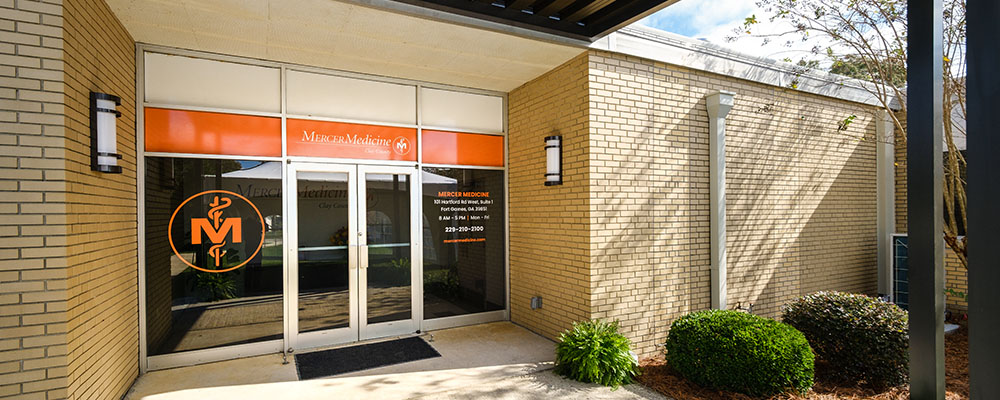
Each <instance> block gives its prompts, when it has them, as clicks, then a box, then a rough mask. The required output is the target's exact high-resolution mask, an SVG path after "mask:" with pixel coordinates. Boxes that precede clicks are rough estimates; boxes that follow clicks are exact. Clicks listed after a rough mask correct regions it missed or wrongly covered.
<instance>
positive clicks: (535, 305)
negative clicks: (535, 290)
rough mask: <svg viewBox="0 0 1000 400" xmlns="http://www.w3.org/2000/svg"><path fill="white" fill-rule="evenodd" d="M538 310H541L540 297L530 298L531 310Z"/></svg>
mask: <svg viewBox="0 0 1000 400" xmlns="http://www.w3.org/2000/svg"><path fill="white" fill-rule="evenodd" d="M539 308H542V297H541V296H535V297H532V298H531V309H532V310H537V309H539Z"/></svg>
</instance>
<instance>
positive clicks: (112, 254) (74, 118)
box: [64, 0, 139, 399]
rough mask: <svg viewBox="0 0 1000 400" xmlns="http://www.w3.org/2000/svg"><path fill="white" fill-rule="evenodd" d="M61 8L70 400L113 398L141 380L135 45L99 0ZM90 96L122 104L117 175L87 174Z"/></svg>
mask: <svg viewBox="0 0 1000 400" xmlns="http://www.w3.org/2000/svg"><path fill="white" fill-rule="evenodd" d="M64 8H65V11H64V17H65V24H64V29H65V34H64V37H65V52H66V53H65V73H66V91H65V93H66V94H65V95H66V100H65V104H66V110H65V111H66V138H67V141H66V144H67V151H66V154H65V156H66V161H65V162H66V181H67V184H68V188H67V189H68V190H67V193H66V201H67V203H68V209H67V215H66V223H67V225H68V228H69V232H68V233H69V236H68V237H67V249H68V252H69V258H68V265H69V274H68V287H67V291H68V310H67V313H68V318H69V321H68V325H67V326H66V330H67V338H68V344H69V349H68V350H69V370H68V373H69V395H70V398H73V399H116V398H120V397H121V396H122V395H123V394H124V393H125V392H126V391H127V390H128V388H129V386H130V385H131V384H132V381H134V380H135V378H136V376H137V375H138V373H139V356H138V350H139V320H138V303H137V302H138V299H137V295H138V290H137V284H138V281H137V266H136V252H137V249H138V247H137V246H138V244H137V243H138V242H137V230H136V229H137V222H136V137H135V125H136V119H135V43H134V42H133V40H132V38H131V36H129V34H128V32H127V31H126V30H125V28H124V27H123V26H122V24H121V23H120V22H119V21H118V20H117V18H116V17H115V16H114V14H112V12H111V10H110V8H108V6H107V5H106V4H105V3H104V1H94V0H65V2H64ZM90 91H96V92H103V93H109V94H113V95H116V96H119V97H121V98H122V104H121V106H120V107H119V108H118V110H119V111H121V112H122V117H121V118H119V119H118V122H117V128H118V129H117V131H118V153H120V154H122V155H123V156H124V158H123V159H122V160H120V161H119V165H121V166H122V167H123V173H122V174H103V173H98V172H94V171H91V170H90V114H89V107H90V97H89V96H90Z"/></svg>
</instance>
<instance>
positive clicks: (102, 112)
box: [90, 92, 122, 174]
mask: <svg viewBox="0 0 1000 400" xmlns="http://www.w3.org/2000/svg"><path fill="white" fill-rule="evenodd" d="M121 104H122V100H121V99H120V98H118V96H112V95H110V94H104V93H97V92H90V169H92V170H94V171H100V172H106V173H110V174H120V173H122V167H121V166H119V165H118V160H120V159H121V158H122V156H121V154H118V153H117V152H118V131H117V124H116V122H117V120H118V117H121V116H122V113H121V112H119V111H118V110H117V109H116V108H117V107H118V106H120V105H121Z"/></svg>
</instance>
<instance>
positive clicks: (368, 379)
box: [126, 322, 664, 400]
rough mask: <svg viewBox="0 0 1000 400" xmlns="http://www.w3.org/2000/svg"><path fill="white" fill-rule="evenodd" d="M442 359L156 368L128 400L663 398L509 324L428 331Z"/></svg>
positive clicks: (276, 358) (275, 359)
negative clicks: (341, 365) (597, 376)
mask: <svg viewBox="0 0 1000 400" xmlns="http://www.w3.org/2000/svg"><path fill="white" fill-rule="evenodd" d="M425 339H427V340H428V342H429V343H430V344H431V345H432V346H433V347H434V348H435V349H436V350H437V351H438V352H439V353H441V357H436V358H431V359H425V360H420V361H415V362H410V363H404V364H397V365H390V366H386V367H381V368H375V369H370V370H365V371H358V372H354V373H349V374H343V375H337V376H334V377H329V378H320V379H312V380H307V381H299V380H298V377H297V374H296V372H295V365H294V361H293V362H290V363H288V364H285V365H282V364H281V361H282V359H281V355H267V356H260V357H251V358H244V359H239V360H231V361H224V362H218V363H211V364H203V365H196V366H191V367H184V368H175V369H168V370H162V371H153V372H150V373H148V374H146V375H143V376H141V377H139V379H138V380H137V381H136V383H135V385H134V386H133V388H132V390H131V391H130V392H129V394H128V395H127V396H126V400H176V399H201V398H205V399H208V398H210V399H213V400H228V399H232V400H255V399H261V400H276V399H302V400H310V399H317V400H319V399H324V400H326V399H331V398H337V399H376V398H377V399H380V400H381V399H414V398H415V399H421V398H422V399H430V398H434V399H439V398H444V399H478V398H490V399H551V398H575V399H576V398H587V399H608V400H617V399H623V400H624V399H664V397H662V396H660V395H659V394H657V393H655V392H653V391H651V390H649V389H646V388H645V387H642V386H640V385H629V386H626V387H624V388H621V389H618V390H616V391H612V390H610V389H608V388H605V387H601V386H597V385H588V384H582V383H579V382H575V381H571V380H567V379H563V378H561V377H559V376H557V375H555V374H553V373H552V371H551V368H552V361H553V359H554V346H555V345H554V343H553V342H552V341H550V340H548V339H545V338H543V337H541V336H538V335H535V334H534V333H531V332H529V331H527V330H525V329H524V328H521V327H518V326H516V325H514V324H511V323H509V322H497V323H490V324H482V325H475V326H468V327H461V328H453V329H445V330H440V331H434V332H430V333H429V334H428V335H427V336H425Z"/></svg>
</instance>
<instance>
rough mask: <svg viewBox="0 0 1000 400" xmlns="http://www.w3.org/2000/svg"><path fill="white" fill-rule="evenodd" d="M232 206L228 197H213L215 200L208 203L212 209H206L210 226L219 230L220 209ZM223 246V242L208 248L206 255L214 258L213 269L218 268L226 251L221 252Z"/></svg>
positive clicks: (220, 220)
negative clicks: (210, 222)
mask: <svg viewBox="0 0 1000 400" xmlns="http://www.w3.org/2000/svg"><path fill="white" fill-rule="evenodd" d="M232 204H233V200H232V199H230V198H228V197H223V198H221V200H220V198H219V196H215V198H214V199H212V202H211V203H208V205H209V206H211V207H212V208H210V209H208V219H210V220H212V224H213V225H215V230H216V231H218V230H219V226H221V224H222V221H223V218H222V209H224V208H226V207H229V206H230V205H232ZM225 245H226V242H225V241H223V242H222V243H219V244H216V245H213V246H211V247H209V248H208V255H210V256H212V258H215V268H219V260H220V259H221V258H222V256H224V255H226V251H225V250H221V249H222V246H225Z"/></svg>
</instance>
